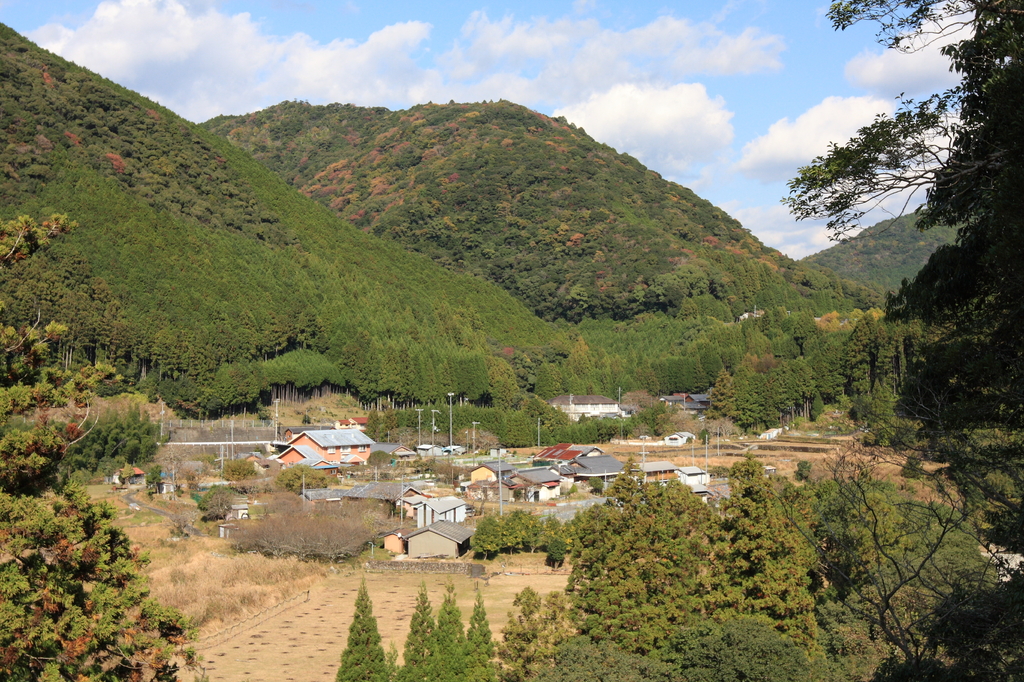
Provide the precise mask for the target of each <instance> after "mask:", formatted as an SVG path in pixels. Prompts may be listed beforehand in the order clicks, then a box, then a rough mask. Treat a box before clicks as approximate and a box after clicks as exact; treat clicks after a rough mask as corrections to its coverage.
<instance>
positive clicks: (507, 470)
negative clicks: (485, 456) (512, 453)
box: [469, 462, 518, 483]
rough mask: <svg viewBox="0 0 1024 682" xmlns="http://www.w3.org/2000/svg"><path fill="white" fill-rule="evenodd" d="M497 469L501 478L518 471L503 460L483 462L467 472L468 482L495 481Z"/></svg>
mask: <svg viewBox="0 0 1024 682" xmlns="http://www.w3.org/2000/svg"><path fill="white" fill-rule="evenodd" d="M499 471H500V472H501V476H502V478H508V477H510V476H515V475H516V474H517V473H518V470H517V469H516V468H515V467H514V466H512V465H511V464H507V463H505V462H483V463H481V464H479V465H477V466H476V467H474V468H473V469H472V470H471V471H470V472H469V481H470V483H478V482H480V481H497V480H498V472H499Z"/></svg>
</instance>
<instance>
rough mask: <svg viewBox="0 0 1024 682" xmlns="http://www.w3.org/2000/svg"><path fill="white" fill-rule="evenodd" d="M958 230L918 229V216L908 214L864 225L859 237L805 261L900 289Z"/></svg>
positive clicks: (882, 286)
mask: <svg viewBox="0 0 1024 682" xmlns="http://www.w3.org/2000/svg"><path fill="white" fill-rule="evenodd" d="M955 237H956V230H955V229H954V228H952V227H945V226H937V227H933V228H931V229H928V230H924V231H922V230H919V229H918V228H917V216H915V215H913V214H911V215H905V216H901V217H899V218H895V219H893V220H883V221H882V222H880V223H878V224H876V225H872V226H871V227H867V228H864V229H863V230H862V231H861V232H860V233H859V234H857V236H855V237H851V238H850V239H848V240H846V241H843V242H841V243H839V244H836V245H835V246H832V247H829V248H827V249H825V250H824V251H820V252H818V253H815V254H812V255H810V256H807V257H806V258H804V259H803V260H802V261H801V262H803V263H813V264H815V265H820V266H822V267H826V268H829V269H830V270H833V271H835V272H837V273H839V274H840V275H841V276H843V277H847V278H849V279H852V280H856V281H858V282H862V283H864V284H868V285H872V286H876V287H881V288H882V289H884V290H886V291H896V290H897V289H899V288H900V283H901V282H902V281H903V280H904V279H912V278H913V277H914V276H915V275H916V274H917V273H918V271H919V270H920V269H921V268H922V267H923V266H924V264H925V263H927V262H928V257H929V256H930V255H932V253H934V252H935V250H936V249H937V248H939V247H940V246H943V245H944V244H952V243H953V239H954V238H955Z"/></svg>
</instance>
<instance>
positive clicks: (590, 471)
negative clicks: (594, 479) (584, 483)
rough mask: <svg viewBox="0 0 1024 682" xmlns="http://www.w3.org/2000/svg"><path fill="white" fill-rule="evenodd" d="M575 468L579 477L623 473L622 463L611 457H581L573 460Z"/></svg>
mask: <svg viewBox="0 0 1024 682" xmlns="http://www.w3.org/2000/svg"><path fill="white" fill-rule="evenodd" d="M572 466H573V468H574V469H575V470H576V475H577V476H607V475H608V474H617V473H620V472H621V471H622V468H623V467H622V462H620V461H619V460H617V459H615V458H614V457H612V456H611V455H598V456H597V457H580V458H579V459H576V460H573V463H572Z"/></svg>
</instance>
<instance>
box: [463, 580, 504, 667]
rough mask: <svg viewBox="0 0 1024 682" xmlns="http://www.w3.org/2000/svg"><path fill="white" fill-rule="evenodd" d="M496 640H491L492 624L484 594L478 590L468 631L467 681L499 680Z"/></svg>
mask: <svg viewBox="0 0 1024 682" xmlns="http://www.w3.org/2000/svg"><path fill="white" fill-rule="evenodd" d="M493 659H494V642H493V641H492V640H491V626H490V624H488V622H487V612H486V611H484V596H483V594H481V593H480V591H479V590H478V591H477V593H476V603H475V604H474V605H473V616H472V617H471V618H470V620H469V631H468V632H467V633H466V682H497V679H498V676H497V670H496V668H495V665H494V660H493Z"/></svg>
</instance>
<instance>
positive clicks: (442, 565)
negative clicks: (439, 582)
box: [364, 561, 484, 578]
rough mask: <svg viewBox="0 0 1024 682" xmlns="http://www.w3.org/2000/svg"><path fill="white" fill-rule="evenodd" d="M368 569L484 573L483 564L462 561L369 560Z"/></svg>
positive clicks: (472, 575)
mask: <svg viewBox="0 0 1024 682" xmlns="http://www.w3.org/2000/svg"><path fill="white" fill-rule="evenodd" d="M364 565H365V567H366V570H367V571H373V572H381V573H383V572H387V571H397V572H399V573H453V574H457V575H468V576H469V577H471V578H480V577H482V576H483V575H484V567H483V565H482V564H469V563H465V562H462V561H367V562H366V564H364Z"/></svg>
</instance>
